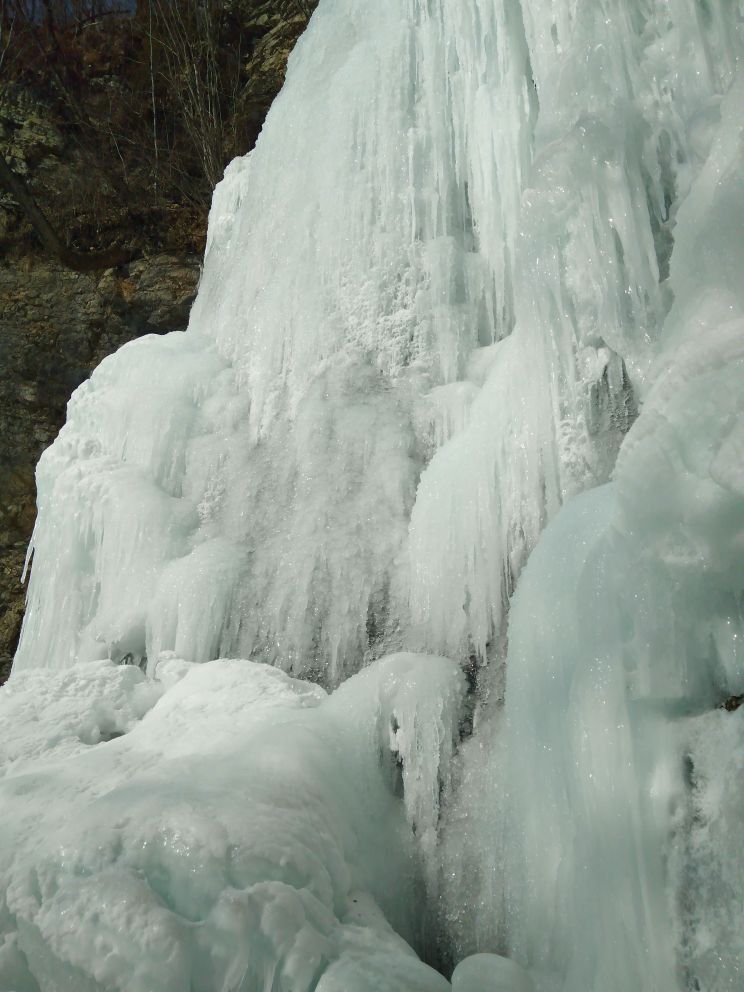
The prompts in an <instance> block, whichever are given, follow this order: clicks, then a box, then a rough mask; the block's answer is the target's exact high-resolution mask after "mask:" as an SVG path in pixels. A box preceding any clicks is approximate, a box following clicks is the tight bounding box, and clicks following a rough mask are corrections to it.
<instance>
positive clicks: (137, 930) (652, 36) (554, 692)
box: [0, 0, 744, 992]
mask: <svg viewBox="0 0 744 992" xmlns="http://www.w3.org/2000/svg"><path fill="white" fill-rule="evenodd" d="M743 57H744V2H743V0H583V2H582V0H374V2H370V0H321V2H320V5H319V7H318V9H317V11H316V13H315V14H314V15H313V17H312V19H311V22H310V25H309V27H308V29H307V31H306V33H305V35H304V36H303V38H302V39H301V40H300V42H299V44H298V46H297V48H296V50H295V52H294V53H293V55H292V57H291V60H290V66H289V71H288V75H287V82H286V85H285V87H284V90H283V91H282V93H281V94H280V96H279V97H278V99H277V100H276V102H275V104H274V106H273V107H272V110H271V112H270V114H269V117H268V119H267V121H266V124H265V127H264V130H263V132H262V134H261V137H260V139H259V141H258V144H257V146H256V148H255V150H254V151H253V152H252V153H251V154H250V155H249V156H247V157H246V158H243V159H238V160H236V161H234V162H233V163H231V165H230V166H229V167H228V169H227V170H226V174H225V178H224V180H223V181H222V183H221V184H220V185H219V187H218V188H217V190H216V192H215V196H214V200H213V204H212V209H211V213H210V219H209V235H208V242H207V250H206V256H205V261H204V271H203V275H202V280H201V284H200V287H199V294H198V298H197V301H196V303H195V305H194V308H193V310H192V314H191V319H190V323H189V327H188V329H187V330H186V332H184V333H174V334H169V335H165V336H163V337H155V336H149V337H147V338H143V339H141V340H139V341H136V342H133V343H131V344H129V345H127V346H125V347H124V348H122V349H121V350H120V351H119V352H118V353H117V354H115V355H113V356H112V357H110V358H108V359H106V360H105V361H104V362H103V363H102V365H101V366H100V367H99V368H98V369H97V370H96V371H95V372H94V374H93V375H92V377H91V379H90V380H89V381H88V382H87V383H85V384H84V385H83V386H81V387H80V388H79V389H78V390H77V391H76V392H75V394H74V395H73V397H72V399H71V401H70V404H69V407H68V418H67V423H66V425H65V427H64V428H63V429H62V431H61V433H60V435H59V438H58V439H57V441H56V442H55V443H54V444H53V445H52V447H51V448H50V449H49V450H48V451H47V452H45V454H44V455H43V457H42V459H41V461H40V464H39V468H38V473H37V482H38V504H39V517H38V522H37V526H36V529H35V531H34V537H33V546H32V550H33V561H32V565H31V573H30V582H29V593H28V609H27V613H26V618H25V621H24V626H23V632H22V638H21V643H20V646H19V649H18V654H17V656H16V659H15V663H14V669H13V676H12V678H11V680H10V682H9V684H8V686H7V687H6V688H4V689H3V690H2V691H0V728H1V731H0V734H1V736H0V766H1V767H0V792H1V793H2V800H1V801H2V804H3V810H4V814H3V816H4V820H5V823H4V825H3V826H1V827H0V841H1V843H0V878H2V879H3V883H2V891H0V990H6V989H8V990H10V989H13V990H14V992H61V990H63V989H69V990H72V989H75V990H76V992H78V990H84V992H100V990H103V989H116V990H121V992H124V990H126V992H148V990H150V992H154V990H157V992H189V990H194V992H195V990H199V992H213V990H214V992H290V990H291V992H311V990H315V992H374V990H380V989H384V990H386V992H394V990H398V989H399V990H400V992H409V990H416V992H438V990H441V989H446V988H448V987H449V983H448V981H447V980H446V979H445V978H444V977H442V976H441V975H439V974H437V973H436V972H435V971H434V970H433V968H431V967H429V966H428V965H427V964H424V963H422V962H421V961H420V960H419V959H418V958H417V957H416V954H414V953H413V951H412V950H411V947H413V948H414V949H415V950H416V952H417V953H418V954H419V955H420V956H423V957H424V958H425V959H426V960H427V961H428V962H429V963H430V964H432V965H436V966H438V967H440V968H441V969H443V970H446V968H447V967H448V966H451V965H455V964H456V963H457V962H458V961H462V963H461V964H459V966H458V967H457V968H456V969H455V971H454V974H453V976H452V988H453V989H454V990H455V992H490V990H494V992H496V990H500V992H526V990H530V989H534V990H535V992H693V990H695V992H729V990H730V992H739V990H740V989H741V987H742V983H743V982H744V910H742V905H743V904H744V857H742V855H741V853H740V852H741V846H742V845H741V824H742V822H743V821H742V817H744V790H743V789H742V785H741V774H740V772H741V768H742V765H744V726H743V725H742V721H743V720H744V708H742V709H740V710H739V709H737V710H735V711H733V712H728V711H726V709H724V708H721V707H722V705H723V704H724V703H725V701H726V700H731V699H732V698H733V697H737V696H740V695H742V694H744V76H743V75H742V73H743V72H744V70H739V72H738V73H737V67H738V66H739V64H740V61H741V59H742V58H743ZM238 658H239V659H244V661H242V662H237V661H230V660H225V659H238ZM199 663H204V664H199ZM463 672H465V674H466V675H467V676H468V678H467V679H466V678H465V674H463ZM302 680H304V681H302ZM731 708H732V709H733V705H732V707H731ZM30 728H33V730H31V729H30ZM11 854H12V855H13V859H12V862H11V860H10V856H11ZM495 955H499V956H498V957H497V956H495ZM506 958H509V959H511V960H508V961H507V960H506ZM462 959H465V960H462ZM448 974H449V972H448Z"/></svg>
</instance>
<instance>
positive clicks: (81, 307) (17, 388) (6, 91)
mask: <svg viewBox="0 0 744 992" xmlns="http://www.w3.org/2000/svg"><path fill="white" fill-rule="evenodd" d="M314 5H315V4H314V2H313V3H307V4H306V3H305V2H297V0H261V2H254V3H243V5H242V23H243V27H244V30H245V32H246V36H247V37H249V38H250V40H251V46H250V51H249V54H248V56H247V57H246V70H245V76H246V80H247V82H246V85H245V87H244V90H243V92H242V94H241V96H240V104H241V112H242V113H243V114H244V116H245V118H246V119H248V120H249V121H250V124H251V126H250V127H249V129H248V131H247V132H246V133H247V134H248V137H247V138H246V141H248V144H249V145H250V144H251V143H252V141H253V140H255V136H256V135H257V134H258V132H259V131H260V127H261V125H262V123H263V119H264V117H265V115H266V112H267V110H268V108H269V106H270V105H271V101H272V100H273V98H274V96H276V93H277V92H278V90H279V89H280V87H281V85H282V83H283V79H284V71H285V67H286V62H287V58H288V55H289V52H290V51H291V49H292V47H293V45H294V43H295V42H296V40H297V38H298V37H299V35H300V34H301V32H302V30H303V29H304V27H305V25H306V23H307V18H308V16H309V14H310V11H311V9H312V7H314ZM111 51H116V46H112V47H111ZM108 71H109V72H110V73H111V74H112V77H113V78H115V77H116V73H117V66H116V64H115V63H114V64H112V65H111V66H110V67H108ZM65 128H66V122H65V120H64V118H63V117H62V116H60V113H59V110H58V107H57V106H56V105H55V102H54V94H53V93H49V94H47V93H45V92H44V91H43V84H40V86H39V88H38V89H29V87H28V86H18V85H15V84H7V83H6V84H5V85H3V84H2V83H0V153H2V154H3V155H4V156H5V159H6V161H7V162H8V164H9V165H10V166H11V168H12V169H13V171H14V172H15V173H16V174H17V175H20V176H21V177H23V178H24V180H25V181H26V183H27V184H28V186H29V188H30V189H31V191H32V192H33V193H34V195H36V196H37V198H39V199H41V200H42V201H43V206H44V209H45V211H46V213H47V216H48V217H49V219H50V221H51V222H52V224H53V225H55V226H56V227H57V228H58V230H59V231H60V233H61V234H62V235H63V236H65V235H66V234H67V232H68V231H69V230H70V228H71V227H74V225H75V221H76V219H78V218H76V217H75V209H74V206H72V207H71V205H70V204H71V198H70V196H68V195H67V193H66V191H68V190H70V191H72V190H74V188H75V186H76V183H77V182H78V177H79V174H80V172H81V170H83V169H84V168H85V167H86V166H85V164H84V163H83V162H82V161H81V159H80V157H79V154H78V152H77V150H76V147H75V144H74V142H73V141H71V140H69V136H68V134H67V133H66V130H65ZM238 150H239V151H243V152H245V151H248V150H249V147H245V148H241V149H238ZM104 184H105V180H104ZM45 193H46V194H48V195H47V196H46V197H45V196H44V194H45ZM71 195H72V194H71ZM128 195H129V201H128V202H127V204H126V208H127V209H126V214H125V213H124V211H121V212H120V213H118V214H117V215H116V218H115V221H113V222H112V225H111V229H110V230H111V231H113V232H114V237H115V240H116V241H117V242H119V243H125V244H134V245H137V246H138V248H139V251H138V254H139V257H138V258H137V259H136V260H135V261H132V262H131V263H129V264H127V265H125V266H122V267H120V268H117V269H109V270H104V271H100V272H92V273H87V272H86V273H80V272H73V271H71V270H70V269H67V268H65V267H64V266H63V265H62V264H61V263H60V262H58V261H57V260H56V259H54V258H52V257H51V256H50V255H48V254H46V253H45V252H44V250H43V249H42V248H41V246H40V245H39V244H38V241H37V240H36V238H35V236H34V234H33V232H32V230H31V228H30V227H29V226H28V225H27V224H26V223H25V219H24V218H23V216H22V214H21V212H20V211H19V209H18V207H17V205H16V204H15V203H14V202H13V199H12V197H11V196H9V195H8V194H7V193H3V192H2V190H0V684H1V683H2V682H3V681H4V680H5V679H6V678H7V676H8V674H9V672H10V665H11V662H12V658H13V654H14V651H15V647H16V645H17V642H18V636H19V633H20V627H21V622H22V619H23V608H24V588H23V585H22V583H21V574H22V571H23V564H24V559H25V556H26V549H27V547H28V541H29V538H30V536H31V531H32V529H33V525H34V519H35V485H34V471H35V465H36V462H37V461H38V458H39V456H40V454H41V452H42V451H43V450H44V448H45V447H46V446H47V445H49V444H50V443H51V441H52V440H53V439H54V437H55V436H56V434H57V432H58V430H59V428H60V427H61V425H62V423H63V421H64V417H65V408H66V404H67V400H68V399H69V397H70V394H71V393H72V391H73V390H74V389H75V388H76V387H77V386H78V385H80V383H81V382H83V381H84V380H85V379H86V378H87V377H88V375H89V374H90V372H91V371H92V369H93V368H95V366H96V365H98V363H99V362H100V361H101V360H102V359H103V358H104V357H105V356H106V355H108V354H110V353H111V352H113V351H115V350H116V349H117V348H119V347H120V346H121V345H123V344H125V343H126V342H127V341H130V340H132V339H133V338H135V337H139V336H141V335H143V334H151V333H155V334H162V333H166V332H168V331H173V330H180V329H183V328H184V327H185V326H186V322H187V320H188V314H189V309H190V307H191V303H192V301H193V299H194V296H195V293H196V287H197V282H198V278H199V271H200V250H201V243H202V239H203V233H204V230H205V228H206V211H205V209H204V208H195V207H194V204H193V203H188V202H184V201H181V202H172V203H165V205H164V207H163V208H162V209H161V210H160V211H159V213H157V214H156V215H153V211H152V209H151V207H150V200H151V190H145V189H144V188H143V189H142V200H141V202H140V203H138V202H137V199H138V195H137V187H136V186H134V189H132V188H131V187H130V189H129V194H128ZM115 209H116V208H115V204H114V207H113V208H112V210H111V216H112V217H113V216H114V213H115ZM78 213H79V212H78ZM144 216H146V217H147V224H146V228H147V230H146V232H145V233H144V235H143V229H142V227H138V226H137V223H136V219H137V218H142V217H144ZM153 216H154V219H153ZM68 240H69V239H68ZM73 240H74V237H73ZM133 402H136V397H133Z"/></svg>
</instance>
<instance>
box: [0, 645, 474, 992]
mask: <svg viewBox="0 0 744 992" xmlns="http://www.w3.org/2000/svg"><path fill="white" fill-rule="evenodd" d="M156 676H157V678H156V680H147V679H145V677H144V676H143V675H142V673H141V672H140V671H138V670H137V669H135V668H133V667H118V668H117V667H114V666H112V665H111V664H110V663H105V662H98V663H92V664H87V665H76V666H73V667H72V668H69V669H67V670H65V671H63V672H59V673H48V672H43V673H42V672H39V673H36V672H34V673H29V674H20V675H14V676H13V677H12V678H11V680H10V682H9V684H8V685H7V686H6V687H4V688H3V689H2V691H0V738H1V740H2V744H1V746H0V756H1V758H0V760H1V761H2V768H1V770H0V774H2V776H3V777H2V779H0V793H1V794H2V795H1V797H0V802H1V803H2V810H3V816H2V825H1V826H0V878H1V879H2V891H1V892H0V935H1V936H0V988H2V989H6V990H9V989H11V988H14V989H16V990H17V992H21V990H25V989H37V987H38V988H39V989H41V990H42V992H63V990H67V989H69V990H70V992H72V990H73V989H74V990H76V992H81V990H86V992H87V990H90V992H93V990H103V989H120V990H122V992H123V990H127V992H145V990H147V992H152V990H158V992H171V990H173V992H176V990H178V992H188V990H189V989H194V988H198V989H200V990H203V992H208V990H212V989H214V990H220V992H226V990H228V989H229V990H232V992H239V990H241V992H259V990H266V992H269V990H287V992H288V990H290V989H291V990H292V992H303V990H310V989H318V990H322V992H330V990H341V989H343V990H345V992H348V990H349V989H354V990H359V992H362V990H369V992H372V990H379V989H381V988H384V989H386V990H391V992H392V990H396V989H399V990H400V992H410V990H417V992H436V990H440V989H442V990H443V989H446V988H448V987H449V985H448V983H447V982H446V981H445V979H444V978H442V977H441V975H438V974H437V973H436V972H434V971H433V970H432V969H430V968H428V967H426V966H425V965H423V964H421V963H420V962H419V960H418V959H417V957H416V956H415V954H414V953H413V952H412V951H411V949H410V947H409V946H408V945H407V944H406V943H405V941H404V940H403V939H402V938H401V937H400V936H398V935H397V934H396V933H395V932H394V931H393V930H392V929H391V926H390V923H388V922H387V921H386V920H389V921H390V922H391V923H393V924H394V925H395V927H396V928H397V930H398V932H399V933H402V934H405V935H406V936H407V937H408V939H409V940H411V941H412V942H414V943H417V942H418V943H420V942H421V940H422V924H423V918H422V915H421V912H420V909H417V906H418V905H419V902H420V900H421V897H422V894H423V891H424V885H425V882H424V880H423V872H422V864H421V862H422V857H426V856H427V855H429V854H430V851H429V849H428V848H430V847H431V836H430V835H431V831H432V830H433V827H434V825H435V823H436V818H437V814H438V801H439V787H438V784H437V781H438V776H439V775H440V774H446V773H447V767H448V763H449V758H450V754H451V750H452V746H453V738H454V737H455V736H456V734H457V727H458V720H459V713H460V706H461V699H462V683H463V678H462V675H461V673H460V670H459V666H457V665H456V664H454V663H453V662H450V661H447V660H445V659H441V658H431V657H421V656H419V657H417V656H413V655H402V656H400V655H399V656H394V657H391V658H386V659H385V660H384V661H381V662H378V663H377V664H376V665H374V666H372V667H371V668H370V669H368V670H367V671H366V672H365V673H364V674H363V675H361V676H358V677H357V678H355V679H352V680H350V681H349V682H348V683H347V684H346V685H345V686H344V687H343V689H342V690H339V691H338V692H337V693H336V694H334V695H333V696H330V697H328V696H326V693H325V692H324V691H323V690H322V689H320V688H319V687H317V686H314V685H311V684H309V683H306V682H299V681H296V680H292V679H290V678H289V677H288V676H286V675H285V674H283V673H282V672H280V671H278V670H277V669H275V668H271V667H268V666H265V665H257V664H254V663H251V662H245V661H214V662H210V663H208V664H205V665H194V664H192V663H188V662H184V661H182V660H181V659H176V658H171V657H167V656H166V657H165V658H164V659H163V660H161V661H160V662H159V663H158V665H157V668H156ZM114 730H116V731H118V733H119V734H121V735H122V736H119V737H118V739H116V740H107V737H111V736H113V732H114ZM32 731H33V733H34V735H35V741H34V742H32V741H30V737H31V733H32ZM99 741H100V742H101V743H99ZM381 755H383V756H385V755H386V756H387V757H385V758H384V759H383V760H382V761H381V757H380V756H381ZM394 771H397V773H398V774H400V776H401V788H400V790H398V791H399V793H400V795H399V796H396V795H395V792H396V789H395V781H394V777H393V772H394ZM414 830H415V831H416V833H414ZM417 834H419V835H421V837H422V841H423V843H422V844H419V843H418V838H417ZM427 838H428V840H427ZM427 845H428V846H427ZM378 907H380V908H378ZM383 910H384V912H385V917H383V913H382V911H383Z"/></svg>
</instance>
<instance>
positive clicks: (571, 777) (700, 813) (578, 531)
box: [444, 80, 744, 992]
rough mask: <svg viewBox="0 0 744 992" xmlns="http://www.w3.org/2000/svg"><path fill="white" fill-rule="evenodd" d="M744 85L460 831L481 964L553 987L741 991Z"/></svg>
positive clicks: (565, 537) (557, 561) (454, 880)
mask: <svg viewBox="0 0 744 992" xmlns="http://www.w3.org/2000/svg"><path fill="white" fill-rule="evenodd" d="M743 87H744V80H739V81H738V82H737V83H736V84H735V86H734V87H733V89H732V90H731V92H730V93H729V94H728V95H727V97H726V99H725V100H724V102H723V105H722V108H721V120H722V123H721V128H720V131H719V133H718V135H717V136H716V138H715V140H714V142H713V146H712V150H711V153H710V157H709V159H708V161H707V163H706V165H705V167H704V168H703V170H702V172H701V174H700V176H699V178H698V179H697V180H696V182H695V183H694V184H693V187H692V190H691V192H690V195H689V196H688V198H687V200H686V201H685V202H684V203H683V204H682V206H681V207H680V209H679V212H678V215H677V225H676V229H675V239H676V243H675V250H674V252H673V254H672V262H671V288H672V291H673V293H674V304H673V306H672V308H671V310H670V312H669V315H668V317H667V320H666V322H665V325H664V328H663V332H662V335H661V344H660V354H659V357H658V359H657V360H656V362H655V366H654V369H653V371H652V373H651V377H652V382H653V385H651V386H650V388H649V389H648V393H647V396H646V399H645V403H644V406H643V410H642V412H641V415H640V417H639V418H638V420H637V422H636V423H635V425H634V426H633V428H632V429H631V431H630V433H629V435H628V437H627V439H626V441H625V443H624V445H623V447H622V448H621V450H620V456H619V458H618V463H617V468H616V472H615V482H614V483H612V484H610V485H607V486H604V487H600V488H598V489H596V490H594V491H593V492H591V493H588V494H584V495H582V496H580V497H576V498H575V499H573V500H571V501H569V502H568V504H567V505H566V506H565V507H564V508H563V509H562V510H561V512H560V513H559V514H558V515H557V517H556V518H555V520H554V521H553V522H552V523H551V524H550V525H549V527H548V529H547V530H546V532H545V533H544V535H543V537H542V538H541V540H540V541H539V543H538V544H537V547H536V548H535V550H534V552H533V554H532V556H531V557H530V560H529V563H528V565H527V568H526V570H525V572H524V573H523V576H522V579H521V580H520V583H519V586H518V588H517V592H516V594H515V596H514V598H513V601H512V605H511V614H510V622H509V648H508V654H507V658H506V697H505V705H504V709H503V711H498V710H497V709H496V708H495V707H491V712H490V714H489V715H487V716H486V717H485V718H484V720H483V723H482V725H481V728H480V730H479V733H478V735H476V738H475V739H474V740H473V741H472V742H471V744H470V746H469V748H468V749H467V750H466V751H465V752H464V755H463V768H462V771H461V773H460V798H459V800H458V801H456V802H455V803H453V805H452V808H451V811H450V813H449V816H448V821H449V822H448V824H447V828H446V830H445V839H446V842H445V846H444V854H445V858H444V861H445V872H444V877H445V879H450V882H449V884H448V886H447V896H446V903H447V914H448V919H449V921H450V924H451V925H452V926H453V929H454V932H456V933H458V934H459V946H460V948H461V949H463V950H467V949H468V948H469V947H471V946H472V944H473V942H475V944H476V945H480V944H482V945H485V946H488V945H489V944H491V945H494V944H500V945H501V946H503V945H504V944H505V945H506V946H507V947H508V949H509V950H510V952H511V953H512V954H513V955H514V956H515V958H516V959H517V960H519V961H521V962H522V963H524V964H526V965H528V966H529V967H530V969H531V971H532V973H533V976H534V977H535V981H536V984H537V986H538V988H540V989H545V990H553V989H557V990H561V992H573V990H576V989H581V990H585V989H597V988H601V989H602V990H603V992H627V990H629V989H644V990H645V989H648V990H652V989H653V990H654V992H661V990H664V992H667V990H668V992H677V990H679V989H684V990H687V989H705V990H706V992H708V990H710V992H719V990H728V989H732V990H733V989H734V988H737V987H739V986H740V984H741V976H742V973H743V971H742V969H744V959H743V958H742V945H741V941H740V939H739V937H738V936H737V934H739V933H740V932H741V928H742V925H743V924H744V920H743V919H742V915H741V877H740V874H741V873H740V866H738V864H736V863H735V858H734V856H733V853H732V851H733V848H732V844H733V843H734V841H733V838H734V836H736V835H737V834H738V833H739V831H740V817H741V785H740V784H739V785H734V776H735V775H736V774H737V772H736V769H738V768H740V766H741V755H742V738H741V720H740V718H739V716H738V714H727V713H725V712H721V711H720V710H719V709H717V708H718V707H720V706H721V705H722V704H723V702H724V700H726V699H728V698H729V697H731V696H737V695H740V694H741V693H742V688H743V687H744V610H743V608H742V604H743V602H744V600H743V594H744V488H742V487H741V484H740V471H741V464H740V460H739V455H738V439H739V436H740V433H741V430H742V425H743V424H744V392H743V391H742V384H743V383H744V297H743V296H742V284H741V280H740V278H739V277H738V274H737V272H738V270H737V269H736V267H735V266H733V265H732V262H731V254H732V253H736V252H738V257H739V259H740V260H741V259H742V257H744V245H743V244H742V238H741V233H742V231H744V197H743V196H742V191H743V190H744V186H743V184H744V155H743V154H742V153H743V152H744V88H743ZM479 744H480V746H478V745H479ZM484 744H485V747H484ZM479 795H488V796H489V799H488V801H487V802H486V803H483V804H481V805H478V804H477V801H476V800H477V796H479ZM463 848H464V850H463ZM474 863H475V864H476V865H477V868H476V870H475V875H474V872H473V864H474ZM734 893H736V895H734ZM484 904H485V905H487V906H489V907H491V909H492V910H493V912H492V913H490V914H489V913H483V906H484ZM734 921H735V922H734ZM577 935H581V939H577Z"/></svg>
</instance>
